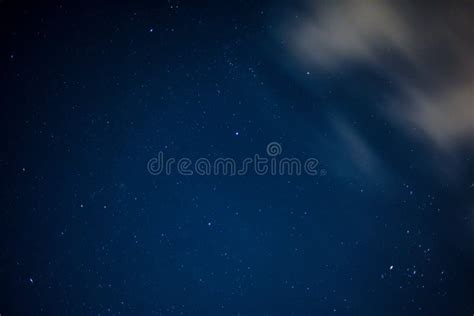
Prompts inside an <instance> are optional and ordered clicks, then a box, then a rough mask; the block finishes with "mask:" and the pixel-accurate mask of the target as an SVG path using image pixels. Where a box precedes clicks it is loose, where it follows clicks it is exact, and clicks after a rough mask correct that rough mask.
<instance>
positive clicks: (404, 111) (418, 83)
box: [283, 0, 474, 153]
mask: <svg viewBox="0 0 474 316" xmlns="http://www.w3.org/2000/svg"><path fill="white" fill-rule="evenodd" d="M310 7H311V8H312V9H311V11H310V13H309V14H306V15H305V16H303V17H301V16H300V17H299V18H298V19H296V20H292V22H291V23H288V25H287V27H286V28H285V31H284V32H283V36H284V37H285V39H286V42H287V43H288V49H289V50H290V51H291V53H292V54H294V56H295V57H296V58H297V59H298V60H299V62H301V63H303V64H306V65H313V66H315V67H321V68H324V69H326V70H329V71H331V70H334V69H338V68H342V67H344V66H345V65H347V64H348V63H366V64H367V65H370V66H373V67H377V68H380V69H382V70H384V71H386V73H387V75H388V76H390V77H391V79H392V80H393V81H394V82H395V83H396V84H397V89H398V91H400V93H399V94H397V95H396V96H394V97H393V99H392V100H391V101H390V102H389V105H390V107H388V108H389V110H388V111H387V115H388V116H389V118H390V119H392V120H393V121H394V122H396V123H399V126H400V127H402V128H405V129H407V130H410V131H414V132H413V133H411V134H412V135H414V136H421V137H422V138H423V139H425V140H426V141H427V142H428V143H429V144H431V145H433V148H435V149H436V150H441V151H443V152H445V153H453V152H454V151H455V150H456V148H457V147H458V146H465V145H466V144H467V145H468V146H469V144H474V142H473V140H474V97H473V94H474V42H473V41H472V38H474V31H473V29H474V22H472V21H474V10H473V9H474V3H469V2H466V3H456V4H451V5H450V4H446V3H445V4H443V5H439V6H437V5H436V4H432V5H430V6H425V7H423V8H419V7H417V5H416V4H409V3H407V2H393V1H371V0H365V1H364V0H348V1H327V2H312V3H310ZM394 60H402V61H403V63H404V65H405V67H403V70H402V69H397V68H395V67H394V64H395V63H394Z"/></svg>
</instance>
